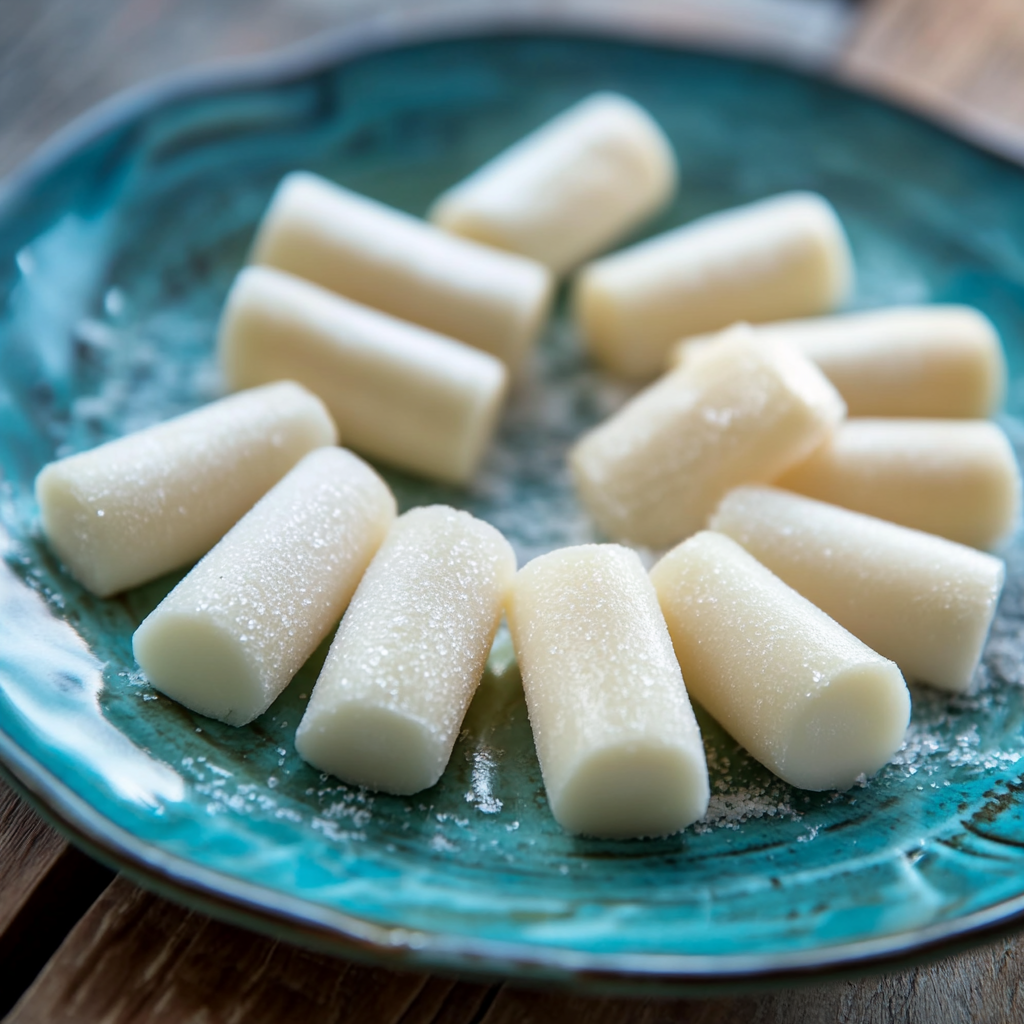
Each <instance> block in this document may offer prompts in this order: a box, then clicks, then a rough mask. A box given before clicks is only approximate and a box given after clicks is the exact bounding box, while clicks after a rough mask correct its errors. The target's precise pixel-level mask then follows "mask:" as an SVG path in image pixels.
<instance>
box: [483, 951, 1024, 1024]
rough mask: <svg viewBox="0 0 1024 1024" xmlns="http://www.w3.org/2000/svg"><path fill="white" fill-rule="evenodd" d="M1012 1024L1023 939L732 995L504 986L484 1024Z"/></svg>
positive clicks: (1020, 988) (1021, 977) (1019, 992)
mask: <svg viewBox="0 0 1024 1024" xmlns="http://www.w3.org/2000/svg"><path fill="white" fill-rule="evenodd" d="M552 1021H557V1022H558V1024H575V1022H580V1024H584V1022H585V1024H623V1022H626V1021H628V1022H629V1024H747V1022H756V1024H796V1022H799V1024H837V1022H844V1024H896V1022H899V1024H939V1022H942V1024H1009V1022H1012V1021H1024V944H1022V943H1021V942H1020V941H1019V940H1015V941H1001V942H998V943H994V944H992V945H989V946H985V947H982V948H981V949H977V950H972V951H971V952H969V953H963V954H960V955H959V956H954V957H951V958H949V959H946V960H942V961H940V962H938V963H935V964H930V965H928V966H925V967H918V968H915V969H912V970H909V971H902V972H900V973H899V974H892V975H887V976H883V977H878V978H866V979H862V980H856V981H839V982H831V983H828V984H824V985H813V986H805V987H802V988H790V989H786V990H782V991H778V992H769V993H766V994H764V995H753V996H745V997H738V998H732V999H696V1000H685V1001H684V1000H657V999H644V1000H625V999H588V998H585V997H581V996H563V995H552V994H544V993H537V992H527V991H522V990H516V989H513V988H510V987H508V986H505V987H503V988H502V990H501V992H500V993H499V994H498V997H497V999H495V1001H494V1003H493V1004H492V1005H491V1007H490V1009H489V1010H488V1012H487V1013H486V1014H485V1015H484V1016H483V1017H482V1018H481V1020H480V1024H548V1022H552Z"/></svg>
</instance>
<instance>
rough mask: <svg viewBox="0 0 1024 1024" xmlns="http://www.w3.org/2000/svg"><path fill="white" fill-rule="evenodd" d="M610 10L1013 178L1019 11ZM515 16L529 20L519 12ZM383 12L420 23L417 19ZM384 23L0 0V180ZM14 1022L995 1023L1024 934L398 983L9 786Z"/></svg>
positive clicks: (241, 2)
mask: <svg viewBox="0 0 1024 1024" xmlns="http://www.w3.org/2000/svg"><path fill="white" fill-rule="evenodd" d="M509 2H511V0H509ZM623 2H624V3H630V4H632V5H633V6H632V8H631V16H632V17H634V18H637V17H639V18H641V19H646V20H647V22H648V24H650V25H658V24H661V23H664V24H666V25H668V26H669V27H670V29H671V31H672V32H673V33H674V34H675V35H677V36H679V37H685V38H689V39H692V40H695V41H696V42H698V43H702V44H706V45H712V46H716V47H726V48H733V49H738V50H741V51H744V52H756V53H769V54H774V55H776V56H778V57H780V58H782V59H787V60H791V61H796V62H798V63H801V64H804V65H811V66H815V67H818V68H822V69H825V70H828V71H830V72H831V73H834V74H836V75H837V76H838V77H840V78H843V79H845V80H847V81H851V82H853V83H856V84H858V85H860V86H862V87H866V88H869V89H872V90H876V91H879V92H882V93H883V94H886V95H889V96H892V97H895V98H897V99H899V100H901V101H902V102H904V103H907V104H910V105H913V106H916V107H917V108H919V109H921V110H924V111H926V112H928V113H930V114H931V115H932V116H936V117H939V118H942V119H945V120H946V121H948V122H949V123H951V124H954V125H956V126H957V127H958V128H959V129H960V130H961V131H964V132H966V133H968V134H970V135H972V136H973V137H975V138H976V139H978V140H979V141H982V142H983V143H985V144H987V145H989V146H991V147H993V148H996V149H998V150H1000V151H1001V152H1003V153H1005V154H1007V155H1010V156H1012V157H1014V158H1016V159H1019V160H1024V5H1022V3H1021V0H870V2H862V3H855V2H853V0H674V2H671V0H669V2H666V0H658V2H654V0H623ZM444 6H446V7H447V8H449V9H452V10H458V9H460V8H461V9H465V8H472V7H474V6H477V7H479V6H481V2H480V0H462V2H458V0H449V2H447V3H445V5H444ZM512 6H513V7H515V8H517V9H523V10H527V9H529V7H530V0H525V2H523V3H512ZM566 6H571V0H570V2H569V3H568V4H567V5H566ZM396 9H397V10H398V11H399V15H400V16H408V17H410V18H414V17H415V16H416V14H417V11H416V4H415V2H414V0H404V2H401V3H397V4H395V3H392V4H391V10H392V11H394V10H396ZM534 9H535V10H536V9H539V8H538V6H537V3H536V2H535V3H534ZM375 10H377V7H376V6H375V0H344V2H341V0H333V2H332V0H291V3H290V4H289V3H284V2H281V0H231V2H222V3H220V4H210V3H209V0H88V2H86V0H0V174H4V173H6V172H7V171H9V170H10V169H11V168H12V167H14V166H15V165H16V164H17V163H18V162H20V161H21V160H22V159H24V158H25V157H26V156H27V155H28V154H29V153H30V152H31V151H32V150H33V149H34V148H35V147H36V146H37V145H38V144H39V143H40V142H41V141H43V140H44V139H45V138H46V137H47V136H49V135H50V134H51V133H52V132H53V131H55V130H56V129H58V128H59V127H60V126H61V125H63V124H64V123H66V122H67V121H68V120H69V119H70V118H72V117H73V116H75V115H76V114H78V113H80V112H81V111H82V110H84V109H85V108H87V107H88V106H91V105H92V104H93V103H95V102H97V101H98V100H100V99H103V98H104V97H106V96H107V95H109V94H111V93H113V92H115V91H117V90H118V89H120V88H122V87H125V86H127V85H130V84H132V83H134V82H137V81H140V80H143V79H145V78H148V77H151V76H152V75H154V74H158V73H160V72H166V71H169V70H173V69H176V68H179V67H183V66H186V65H188V64H192V63H196V62H205V61H209V60H211V59H214V58H223V57H237V56H242V55H246V54H252V53H257V52H260V51H263V50H266V49H272V48H274V47H276V46H280V45H282V44H285V43H288V42H294V41H296V40H298V39H301V38H302V37H304V36H307V35H309V34H311V33H313V32H315V31H317V30H320V29H323V28H326V27H330V26H335V25H337V24H338V23H339V22H340V21H343V20H346V19H351V18H353V17H366V16H369V15H372V14H373V13H374V11H375ZM620 10H621V9H620V8H618V7H616V6H615V0H608V3H607V5H606V10H605V14H604V15H603V17H604V19H605V21H606V22H607V23H608V24H611V25H614V24H615V22H616V18H617V17H619V14H618V13H617V12H619V11H620ZM8 1011H9V1012H8ZM5 1013H6V1014H8V1015H7V1016H6V1017H5V1018H4V1019H5V1020H6V1021H7V1022H9V1024H14V1022H17V1024H27V1022H40V1024H42V1022H46V1024H59V1022H63V1021H69V1022H70V1021H74V1022H76V1024H93V1022H97V1024H98V1022H100V1021H102V1022H104V1024H127V1022H129V1021H147V1022H149V1021H153V1022H164V1021H166V1022H168V1024H171V1022H173V1024H189V1022H196V1024H199V1022H202V1024H217V1022H222V1021H224V1022H228V1021H245V1022H246V1024H262V1022H266V1024H272V1022H273V1024H276V1022H284V1021H302V1022H303V1024H320V1022H333V1024H341V1022H380V1024H513V1022H515V1024H527V1022H542V1021H543V1022H546V1021H558V1022H560V1024H562V1022H571V1021H577V1020H580V1021H583V1020H585V1021H588V1022H592V1024H604V1022H608V1024H611V1022H631V1024H641V1022H642V1024H670V1022H692V1024H698V1022H700V1024H726V1022H730V1024H731V1022H740V1021H757V1022H762V1024H769V1022H779V1024H784V1022H785V1024H792V1022H798V1021H799V1022H809V1024H810V1022H818V1021H821V1022H826V1021H827V1022H837V1021H842V1022H867V1021H872V1022H875V1021H877V1022H897V1021H898V1022H906V1024H911V1022H915V1024H916V1022H921V1024H937V1022H960V1021H963V1022H967V1021H973V1022H975V1024H990V1022H991V1024H1006V1022H1010V1021H1024V937H1014V938H1010V939H1006V940H1000V941H998V942H995V943H992V944H990V945H987V946H984V947H982V948H979V949H976V950H973V951H971V952H968V953H962V954H960V955H957V956H953V957H949V958H947V959H945V960H943V961H941V962H938V963H934V964H931V965H928V966H923V967H918V968H915V969H912V970H904V971H901V972H899V973H894V974H890V975H886V976H880V977H871V978H866V979H862V980H844V981H834V982H831V983H827V984H817V985H813V986H810V987H802V988H798V989H792V990H783V991H774V992H769V993H766V994H762V995H754V996H741V997H735V998H723V999H710V1000H691V1001H680V1000H677V1001H664V1000H650V999H645V1000H624V999H607V998H606V999H597V998H584V997H577V996H569V995H564V994H559V993H537V992H531V991H526V990H520V989H515V988H512V987H511V986H508V985H504V984H485V983H479V982H467V981H457V980H453V979H447V978H441V977H428V976H424V975H416V974H399V973H395V972H393V971H388V970H384V969H382V968H370V967H365V966H361V965H357V964H352V963H348V962H345V961H341V960H336V959H332V958H330V957H326V956H322V955H319V954H315V953H310V952H307V951H305V950H302V949H297V948H295V947H291V946H288V945H285V944H283V943H279V942H274V941H271V940H269V939H266V938H263V937H260V936H256V935H252V934H250V933H248V932H245V931H243V930H241V929H238V928H235V927H232V926H230V925H225V924H221V923H219V922H216V921H213V920H210V919H209V918H206V917H203V916H202V915H200V914H196V913H193V912H190V911H188V910H185V909H183V908H181V907H178V906H176V905H174V904H171V903H169V902H167V901H166V900H163V899H161V898H160V897H158V896H155V895H152V894H150V893H147V892H144V891H142V890H141V889H139V888H137V887H136V886H135V885H133V884H132V883H131V882H129V881H128V880H127V879H125V878H124V877H121V876H115V875H114V874H113V873H112V872H110V871H108V870H107V869H106V868H103V867H101V866H100V865H97V864H95V863H93V862H92V861H90V860H89V859H88V858H87V857H86V856H85V855H84V854H81V853H79V852H78V851H77V850H75V849H74V848H72V847H70V846H69V845H68V844H67V843H66V842H65V841H64V840H63V839H62V838H61V837H60V836H59V835H57V833H55V832H54V831H53V830H52V829H50V828H49V827H48V826H46V825H45V824H44V823H43V822H42V821H40V819H39V818H38V817H36V815H35V814H34V813H33V812H32V811H31V810H29V809H28V808H27V807H26V806H25V805H24V804H23V803H22V802H21V801H20V800H19V799H18V797H17V796H15V795H14V794H13V793H12V792H11V791H10V790H9V789H8V788H7V787H6V786H4V785H3V784H2V783H0V1014H5Z"/></svg>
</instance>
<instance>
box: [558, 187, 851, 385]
mask: <svg viewBox="0 0 1024 1024" xmlns="http://www.w3.org/2000/svg"><path fill="white" fill-rule="evenodd" d="M852 280H853V263H852V260H851V257H850V251H849V245H848V243H847V241H846V236H845V234H844V232H843V227H842V224H841V223H840V222H839V218H838V217H837V216H836V212H835V210H833V209H832V207H831V206H830V205H829V203H828V202H827V201H826V200H825V199H823V198H822V197H821V196H818V195H815V194H813V193H810V192H790V193H786V194H784V195H780V196H773V197H772V198H770V199H762V200H760V201H759V202H756V203H750V204H749V205H747V206H740V207H737V208H736V209H733V210H726V211H724V212H721V213H713V214H711V215H709V216H707V217H702V218H700V219H699V220H696V221H693V222H692V223H690V224H685V225H684V226H683V227H680V228H676V229H675V230H673V231H669V232H666V233H665V234H663V235H658V236H657V237H655V238H652V239H649V240H648V241H645V242H640V243H639V244H638V245H634V246H632V247H631V248H628V249H624V250H623V251H622V252H618V253H614V254H612V255H611V256H605V257H604V258H602V259H599V260H596V261H595V262H593V263H589V264H587V265H586V266H585V267H583V268H582V270H581V271H580V273H579V275H578V276H577V278H576V283H575V286H574V292H573V302H574V309H575V317H576V321H577V324H578V326H579V328H580V331H581V333H582V335H583V339H584V341H585V343H586V345H587V348H588V349H589V351H590V353H591V355H592V356H593V357H594V358H595V359H596V360H597V361H598V362H599V363H600V364H601V365H602V366H604V367H605V368H607V369H608V370H611V371H612V372H613V373H618V374H621V375H623V376H626V377H635V378H643V377H652V376H654V375H655V374H656V373H660V372H661V370H662V368H663V367H664V365H665V361H666V359H667V357H668V353H669V350H670V349H671V347H672V345H673V344H674V343H675V342H676V341H678V339H679V338H682V337H687V336H689V335H694V334H703V333H706V332H708V331H716V330H720V329H721V328H723V327H727V326H728V325H729V324H732V323H735V322H736V321H737V320H749V321H752V322H760V321H765V320H781V319H784V318H790V317H797V316H812V315H814V314H817V313H826V312H828V311H829V310H831V309H834V308H835V307H836V306H838V305H840V304H841V303H842V302H843V301H844V299H845V298H846V296H847V294H848V293H849V291H850V287H851V283H852Z"/></svg>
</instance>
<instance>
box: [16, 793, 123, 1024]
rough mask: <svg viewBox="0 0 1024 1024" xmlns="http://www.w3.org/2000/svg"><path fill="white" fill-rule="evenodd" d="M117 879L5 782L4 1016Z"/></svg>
mask: <svg viewBox="0 0 1024 1024" xmlns="http://www.w3.org/2000/svg"><path fill="white" fill-rule="evenodd" d="M111 878H113V873H112V872H109V871H107V870H106V868H102V867H100V866H99V865H98V864H95V863H93V862H92V861H90V860H89V858H88V857H86V856H85V855H84V854H82V853H80V852H79V851H78V850H75V849H73V848H72V847H70V846H68V844H67V843H66V842H65V841H64V840H63V839H62V838H61V837H60V836H59V835H57V833H56V832H54V831H53V829H51V828H50V827H49V826H47V825H45V824H44V823H43V822H42V821H40V819H39V818H38V817H37V816H36V815H35V814H33V813H32V811H31V810H30V809H29V808H28V807H27V806H26V805H25V804H24V803H23V802H22V801H21V800H20V799H19V798H18V797H17V796H16V795H15V794H14V792H13V791H12V790H11V789H10V788H9V787H8V786H7V785H5V784H4V783H3V782H0V1015H2V1014H4V1013H6V1012H7V1011H8V1010H9V1009H10V1008H11V1006H13V1005H14V1002H15V1000H16V999H17V998H18V997H19V996H20V995H21V993H22V992H23V991H24V990H25V988H26V987H27V986H28V985H29V984H30V983H31V981H32V979H33V978H34V977H35V976H36V975H37V974H38V973H39V971H40V970H41V969H42V968H43V966H44V965H45V964H46V962H47V960H49V958H50V956H51V955H52V954H53V952H54V951H55V950H56V949H57V947H58V946H59V945H60V944H61V942H62V941H63V940H64V937H65V936H66V935H67V933H68V932H69V931H70V930H71V928H72V927H74V924H75V922H76V921H77V920H78V918H79V917H80V916H81V915H82V914H83V913H85V911H86V910H88V908H89V905H90V904H91V903H92V901H93V900H94V899H95V898H96V896H97V895H98V894H99V893H100V892H101V891H102V890H103V888H104V887H105V886H106V885H107V884H108V883H109V881H110V879H111Z"/></svg>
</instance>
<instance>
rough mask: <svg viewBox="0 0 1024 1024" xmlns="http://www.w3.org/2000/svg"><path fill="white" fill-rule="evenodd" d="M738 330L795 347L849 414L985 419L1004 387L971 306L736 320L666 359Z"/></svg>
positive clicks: (994, 352) (989, 340) (997, 360)
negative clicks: (751, 321) (827, 382)
mask: <svg viewBox="0 0 1024 1024" xmlns="http://www.w3.org/2000/svg"><path fill="white" fill-rule="evenodd" d="M736 331H741V332H742V331H746V332H747V333H748V336H749V337H753V338H757V339H758V340H766V341H785V342H787V343H789V344H791V345H793V346H795V347H796V348H798V349H799V350H800V351H801V352H802V353H803V354H804V355H805V356H807V358H808V359H810V360H811V361H812V362H814V363H816V364H817V366H819V367H820V368H821V371H822V373H824V374H825V376H826V377H828V379H829V380H830V381H831V382H832V383H833V384H834V385H835V387H836V390H837V391H838V392H839V393H840V394H841V395H842V396H843V401H845V402H846V408H847V412H848V414H849V415H850V416H914V417H925V418H928V417H931V418H935V419H941V418H947V417H955V418H965V419H973V418H985V417H987V416H991V415H993V414H994V413H995V412H996V411H997V410H998V409H999V407H1000V406H1001V405H1002V401H1003V396H1004V394H1005V392H1006V358H1005V356H1004V355H1003V347H1002V343H1001V342H1000V340H999V334H998V332H997V331H996V329H995V327H994V326H993V324H992V321H991V320H989V318H988V317H987V316H985V315H984V313H981V312H979V311H978V310H976V309H972V308H971V307H970V306H902V307H897V308H893V309H876V310H870V311H869V312H866V313H843V314H839V315H836V316H826V317H807V318H806V319H803V320H784V321H780V322H776V323H770V324H757V325H751V324H740V325H736V326H734V327H731V328H727V329H726V330H725V331H723V332H721V334H718V335H702V336H699V337H696V338H689V339H684V340H683V341H681V342H679V344H678V345H677V346H676V347H675V348H674V349H673V351H672V359H671V362H672V364H673V365H678V364H679V363H680V362H681V361H682V360H683V359H685V358H686V355H687V353H689V352H693V351H695V350H696V348H697V347H698V346H704V345H707V344H712V343H713V342H714V341H715V340H717V339H719V338H723V337H727V336H730V335H731V334H732V333H733V332H736Z"/></svg>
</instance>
